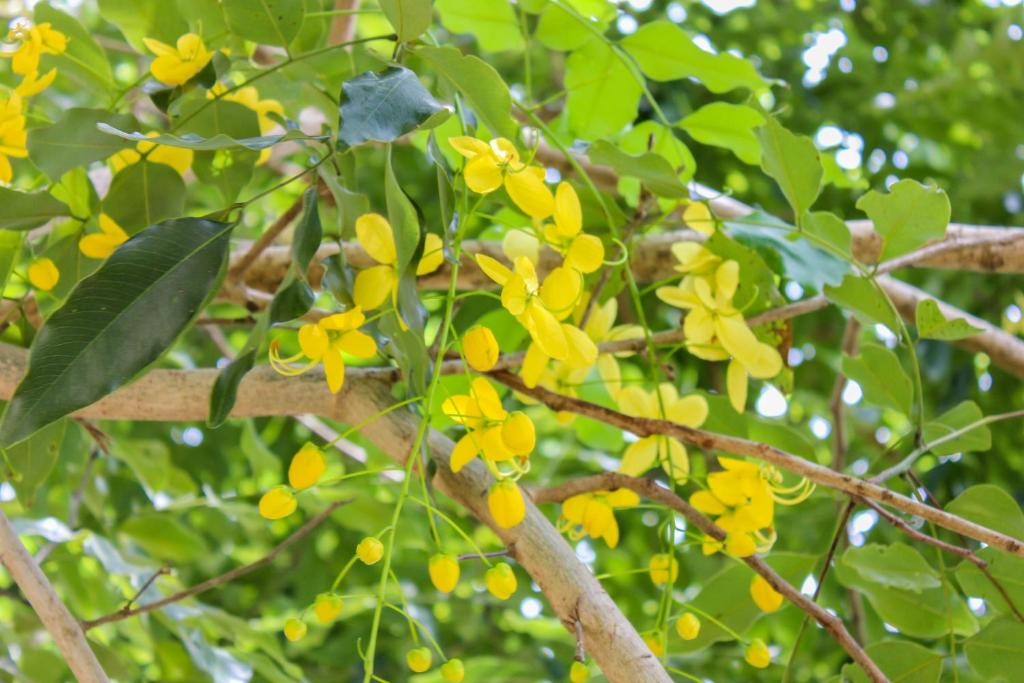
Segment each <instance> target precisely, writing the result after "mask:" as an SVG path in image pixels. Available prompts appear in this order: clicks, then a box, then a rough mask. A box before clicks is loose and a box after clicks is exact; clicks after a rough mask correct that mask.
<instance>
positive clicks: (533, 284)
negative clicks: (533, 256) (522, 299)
mask: <svg viewBox="0 0 1024 683" xmlns="http://www.w3.org/2000/svg"><path fill="white" fill-rule="evenodd" d="M512 264H513V270H515V272H516V273H518V275H519V277H521V278H523V282H524V283H526V290H527V291H528V292H530V293H531V294H532V293H534V292H536V291H537V284H538V280H537V267H536V266H535V265H534V264H533V261H531V260H530V259H528V258H524V257H522V256H518V257H516V258H515V259H513V260H512Z"/></svg>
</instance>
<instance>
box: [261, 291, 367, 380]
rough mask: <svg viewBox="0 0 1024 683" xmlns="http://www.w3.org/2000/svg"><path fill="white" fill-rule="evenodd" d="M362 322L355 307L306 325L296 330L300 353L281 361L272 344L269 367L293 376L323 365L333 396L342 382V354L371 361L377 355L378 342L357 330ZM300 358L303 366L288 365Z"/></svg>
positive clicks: (358, 309) (343, 367)
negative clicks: (305, 359)
mask: <svg viewBox="0 0 1024 683" xmlns="http://www.w3.org/2000/svg"><path fill="white" fill-rule="evenodd" d="M365 320H366V316H364V315H363V311H362V309H360V308H359V307H358V306H356V307H355V308H353V309H352V310H351V311H346V312H344V313H335V314H334V315H329V316H327V317H326V318H323V319H321V320H319V321H318V322H315V323H306V324H305V325H303V326H302V327H300V328H299V348H301V349H302V350H301V351H300V352H299V353H297V354H295V355H294V356H291V357H289V358H282V357H281V356H280V354H279V352H278V346H277V342H276V341H275V342H274V343H272V344H271V346H270V364H271V365H272V366H273V368H274V369H275V370H277V371H278V372H279V373H281V374H282V375H286V376H294V375H301V374H302V373H304V372H306V371H307V370H310V369H311V368H313V367H314V366H316V365H317V364H319V363H323V365H324V373H325V374H326V375H327V387H328V388H329V389H330V390H331V392H332V393H335V394H336V393H338V392H339V391H341V387H342V384H344V382H345V358H344V355H343V354H345V353H348V354H351V355H353V356H355V357H356V358H371V357H372V356H373V355H374V354H375V353H377V343H376V342H375V341H374V340H373V337H371V336H370V335H368V334H366V333H364V332H360V331H359V327H360V326H361V325H362V324H363V322H364V321H365ZM302 358H307V359H308V362H307V363H306V364H305V365H303V366H300V367H293V366H292V365H290V363H294V362H295V361H298V360H300V359H302Z"/></svg>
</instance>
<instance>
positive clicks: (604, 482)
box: [533, 472, 889, 681]
mask: <svg viewBox="0 0 1024 683" xmlns="http://www.w3.org/2000/svg"><path fill="white" fill-rule="evenodd" d="M620 488H625V489H630V490H631V491H635V492H636V493H637V494H638V495H640V496H643V497H644V498H647V499H649V500H653V501H655V502H657V503H661V504H662V505H666V506H668V507H670V508H672V509H673V510H675V511H677V512H679V513H680V514H682V515H683V516H684V517H685V518H686V520H687V521H688V522H689V523H690V524H692V525H694V526H695V527H697V528H698V529H700V530H701V531H702V532H703V533H704V534H706V535H708V536H711V537H712V538H715V539H717V540H720V541H721V540H724V539H725V531H723V530H722V528H721V527H719V526H718V525H717V524H715V523H714V522H712V521H711V520H710V519H708V518H707V517H705V516H704V515H702V514H701V513H700V512H698V511H697V510H696V509H695V508H694V507H693V506H691V505H690V504H689V503H687V502H686V501H685V500H683V499H682V498H680V497H679V496H677V495H676V494H675V493H673V492H672V491H670V490H668V489H666V488H664V487H662V486H659V485H658V484H657V483H656V482H655V481H653V480H651V479H640V478H637V477H630V476H627V475H625V474H619V473H617V472H607V473H605V474H596V475H593V476H589V477H582V478H580V479H574V480H572V481H568V482H566V483H564V484H562V485H560V486H555V487H552V488H547V489H542V490H539V491H534V492H533V497H534V500H535V501H536V502H537V503H538V504H543V503H560V502H562V501H564V500H565V499H566V498H569V497H571V496H575V495H579V494H581V493H586V492H588V491H601V490H605V491H607V490H614V489H620ZM742 559H743V561H744V562H745V563H746V564H747V565H748V566H749V567H750V568H751V569H753V570H754V571H755V572H757V573H758V574H760V575H761V576H762V577H764V579H765V581H767V582H768V583H769V584H770V585H771V587H772V588H774V589H775V590H776V591H778V592H779V593H781V594H782V595H784V596H785V597H786V598H787V599H788V600H789V601H790V602H792V603H793V604H794V605H796V606H797V607H799V608H800V609H802V610H803V611H804V612H806V613H807V614H808V615H810V616H811V617H812V618H813V619H814V620H815V621H817V622H818V623H819V624H821V626H822V627H823V628H824V629H825V630H826V631H828V632H829V634H830V635H831V636H832V637H833V638H834V639H835V640H836V642H837V643H839V644H840V645H841V646H842V648H843V649H844V650H846V652H847V654H849V655H850V657H851V658H852V659H853V660H854V661H855V662H857V664H858V665H860V667H861V668H862V669H863V670H864V672H865V673H867V674H868V676H870V677H871V680H873V681H888V680H889V679H888V678H886V676H885V674H884V673H882V671H881V670H880V669H879V668H878V666H877V665H876V664H875V663H874V662H873V661H872V660H871V658H870V657H868V655H867V653H865V652H864V650H863V648H861V646H860V645H859V644H858V643H857V641H856V640H854V639H853V637H852V636H851V635H850V633H849V632H848V631H847V630H846V627H845V626H844V625H843V622H842V620H841V619H839V618H838V617H836V616H835V615H834V614H831V613H830V612H828V611H827V610H825V609H824V608H823V607H821V606H820V605H818V604H817V603H815V602H814V601H812V600H810V599H808V597H807V596H806V595H804V594H803V593H801V592H800V591H799V590H798V589H797V588H796V587H794V586H793V585H792V584H790V583H789V582H788V581H786V580H785V579H783V578H782V577H781V576H779V574H778V572H776V571H775V570H774V569H772V568H771V567H770V566H769V565H768V563H767V562H765V561H764V560H762V559H761V558H760V557H757V556H756V555H751V556H750V557H744V558H742Z"/></svg>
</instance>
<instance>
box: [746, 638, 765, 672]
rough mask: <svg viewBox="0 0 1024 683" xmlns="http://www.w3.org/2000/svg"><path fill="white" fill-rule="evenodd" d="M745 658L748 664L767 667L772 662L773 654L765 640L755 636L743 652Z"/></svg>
mask: <svg viewBox="0 0 1024 683" xmlns="http://www.w3.org/2000/svg"><path fill="white" fill-rule="evenodd" d="M743 659H745V660H747V664H749V665H750V666H752V667H754V668H757V669H765V668H767V667H768V666H769V665H770V664H771V663H772V654H771V652H769V651H768V646H767V645H765V644H764V641H763V640H761V639H760V638H755V639H754V640H752V641H751V643H750V645H748V646H747V649H746V651H745V652H744V653H743Z"/></svg>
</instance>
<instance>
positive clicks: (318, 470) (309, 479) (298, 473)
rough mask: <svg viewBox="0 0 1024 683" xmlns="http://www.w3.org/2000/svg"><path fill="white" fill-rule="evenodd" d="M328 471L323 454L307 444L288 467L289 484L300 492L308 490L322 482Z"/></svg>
mask: <svg viewBox="0 0 1024 683" xmlns="http://www.w3.org/2000/svg"><path fill="white" fill-rule="evenodd" d="M326 469H327V463H325V462H324V454H323V452H322V451H321V450H320V449H319V448H317V447H316V446H315V445H313V444H311V443H309V442H306V443H305V444H304V445H303V446H302V448H300V449H299V452H298V453H296V454H295V455H294V456H293V457H292V462H291V464H290V465H289V466H288V483H289V484H291V486H292V488H294V489H298V490H299V491H301V490H302V489H308V488H309V487H310V486H312V485H313V484H315V483H317V482H318V481H319V480H320V477H321V476H322V475H323V473H324V471H325V470H326Z"/></svg>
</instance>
